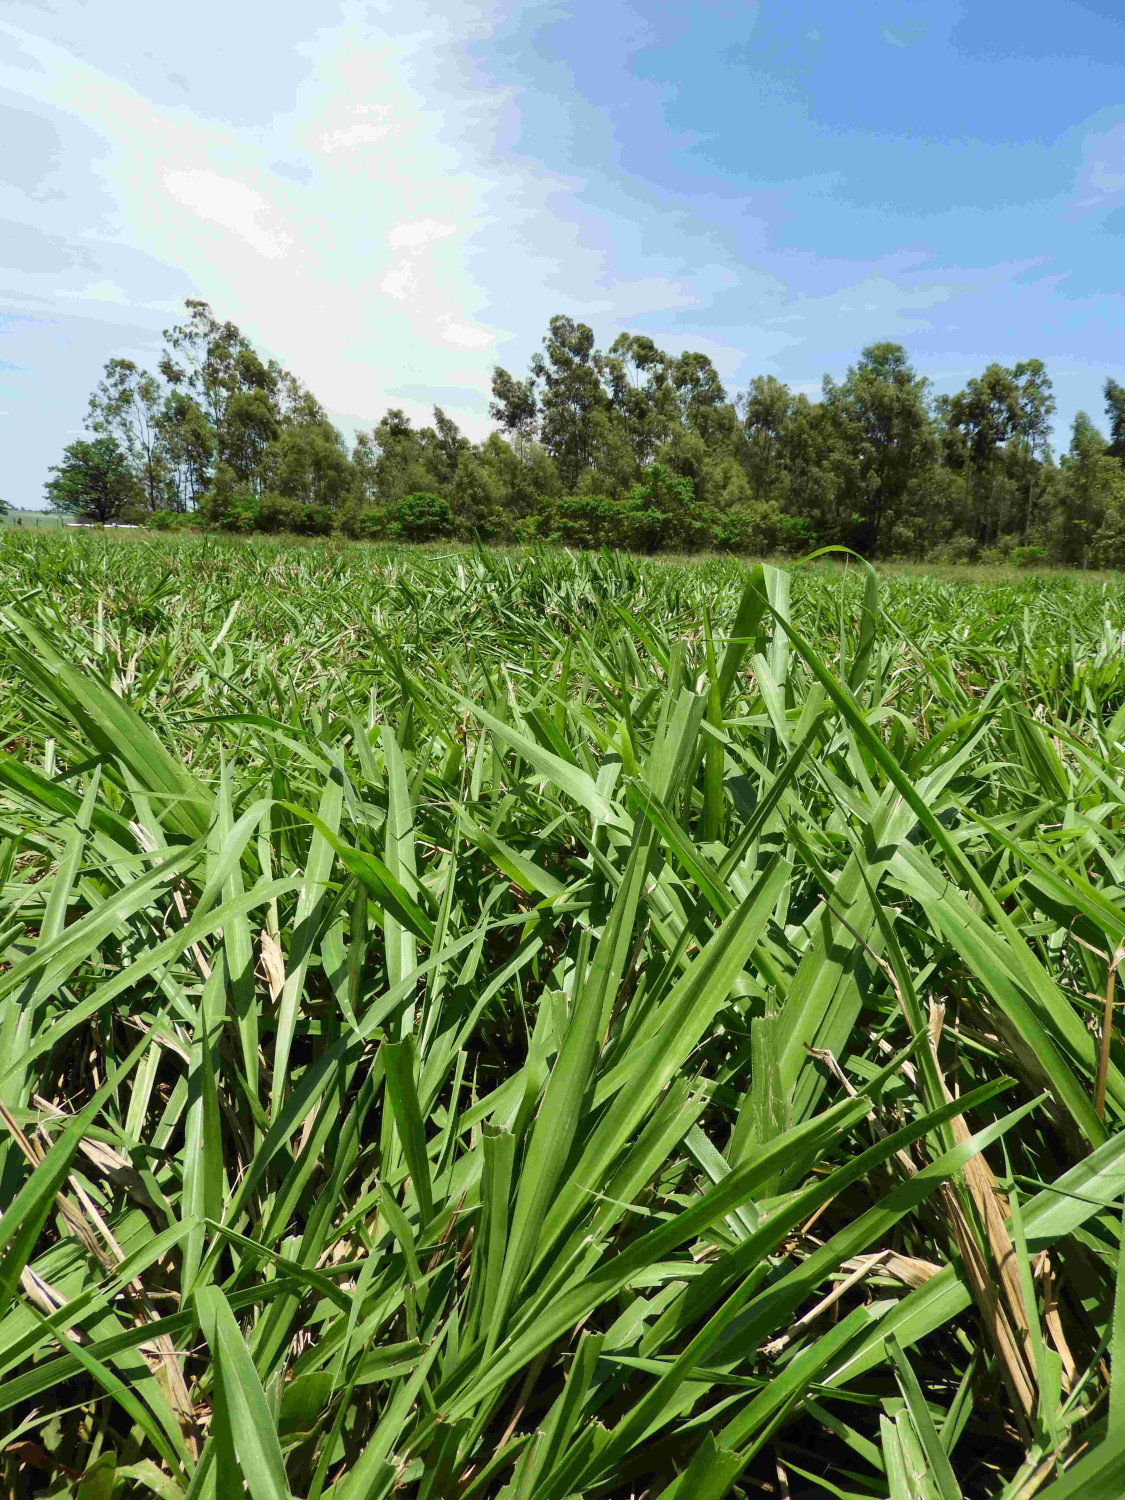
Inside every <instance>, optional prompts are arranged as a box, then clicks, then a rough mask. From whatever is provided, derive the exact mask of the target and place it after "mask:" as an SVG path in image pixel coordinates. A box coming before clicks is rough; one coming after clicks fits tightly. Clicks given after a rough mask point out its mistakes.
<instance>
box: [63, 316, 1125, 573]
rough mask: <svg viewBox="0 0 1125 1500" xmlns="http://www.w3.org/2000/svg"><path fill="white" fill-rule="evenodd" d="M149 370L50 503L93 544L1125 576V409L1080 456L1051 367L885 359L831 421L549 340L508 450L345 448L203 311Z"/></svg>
mask: <svg viewBox="0 0 1125 1500" xmlns="http://www.w3.org/2000/svg"><path fill="white" fill-rule="evenodd" d="M186 309H187V316H186V319H185V321H184V322H183V323H181V324H179V325H177V326H176V327H174V328H171V329H168V330H167V331H166V333H165V335H164V350H163V353H162V356H161V359H160V361H159V365H158V368H157V371H156V373H153V372H151V371H148V370H143V369H140V368H139V367H138V366H137V365H136V364H135V363H134V362H133V361H131V360H126V359H112V360H110V361H109V363H108V364H107V365H106V367H105V372H104V375H103V377H102V379H101V380H100V381H99V382H98V385H97V387H96V389H95V390H94V392H93V394H92V395H91V397H90V404H89V411H88V414H87V424H86V425H87V428H88V430H89V432H90V436H89V437H88V438H81V439H79V440H78V441H76V442H73V443H71V444H70V445H69V446H68V447H67V448H66V450H65V452H64V453H63V456H62V459H61V461H60V462H59V464H57V465H56V466H54V467H53V468H52V469H51V470H50V471H49V474H50V477H49V478H48V481H47V484H46V492H47V496H48V500H49V502H50V504H51V506H52V507H53V508H55V509H56V510H60V511H64V512H67V513H70V514H74V515H77V516H80V517H83V518H86V519H90V520H95V521H101V522H106V521H111V520H114V519H120V520H133V521H146V522H147V523H148V524H151V525H156V526H161V527H174V526H179V525H200V524H202V525H205V526H210V527H216V528H220V529H224V530H228V531H294V532H298V533H304V534H325V533H328V532H333V531H337V532H341V533H343V534H345V535H348V536H352V537H366V538H371V539H380V538H387V539H402V540H412V541H423V540H432V539H434V538H438V537H458V538H462V539H470V538H472V537H473V536H478V537H480V538H481V539H482V540H484V541H503V540H528V539H531V538H541V539H543V540H545V541H549V542H556V543H563V544H566V545H571V546H580V547H584V546H601V545H603V544H605V545H609V546H617V547H629V548H634V549H639V550H645V551H657V550H661V549H663V550H674V551H679V552H686V551H693V550H698V549H721V550H728V551H736V552H745V553H750V554H762V553H766V554H768V553H774V552H787V553H799V552H804V551H808V550H810V549H811V548H813V547H815V546H818V545H820V546H823V545H827V544H830V543H843V544H844V545H846V546H849V547H852V548H854V549H855V550H857V551H860V552H862V553H864V554H865V555H867V556H872V557H904V558H916V559H919V560H921V559H931V560H943V561H969V560H974V559H980V558H983V559H990V558H997V557H1009V556H1010V557H1012V558H1013V559H1014V560H1016V561H1017V562H1020V561H1024V562H1035V561H1043V562H1057V563H1064V564H1071V565H1078V566H1102V567H1118V566H1121V565H1123V564H1125V386H1121V385H1119V384H1118V383H1117V382H1116V381H1114V380H1112V379H1107V380H1106V382H1105V387H1104V396H1105V415H1106V418H1107V423H1108V428H1109V432H1108V436H1106V435H1105V434H1104V433H1103V432H1102V431H1100V430H1099V428H1098V427H1097V426H1096V424H1095V423H1094V421H1093V420H1092V419H1091V418H1090V417H1089V416H1088V415H1087V414H1086V413H1085V412H1080V413H1079V414H1078V416H1077V417H1076V418H1075V420H1074V424H1073V427H1072V431H1071V434H1070V442H1069V447H1068V449H1067V451H1066V452H1065V453H1064V454H1062V455H1061V457H1060V458H1059V459H1058V460H1056V458H1055V456H1054V454H1053V452H1052V449H1051V445H1050V435H1051V418H1052V416H1053V415H1054V412H1055V401H1054V397H1053V394H1052V387H1051V381H1050V378H1049V376H1048V374H1047V372H1046V369H1045V367H1044V365H1043V363H1042V362H1041V361H1040V360H1038V359H1027V360H1024V361H1021V362H1019V363H1017V364H1015V365H1013V366H1010V367H1008V366H1004V365H1001V364H990V365H989V366H988V367H987V368H986V369H985V370H984V371H983V372H982V373H981V374H980V375H979V376H977V377H975V378H973V379H971V380H969V382H968V383H967V385H966V386H965V388H964V390H962V391H958V392H957V393H956V394H955V395H952V396H950V395H937V394H935V393H934V392H933V390H932V387H931V383H930V381H929V380H928V379H927V378H926V377H925V376H922V375H919V374H918V373H917V371H916V370H915V369H914V368H913V366H912V364H911V362H910V359H909V357H908V355H907V353H906V350H905V349H904V348H903V347H902V345H900V344H897V343H893V342H880V343H874V344H871V345H870V346H869V347H868V348H866V349H864V350H863V352H862V353H861V354H860V355H859V357H858V359H857V360H856V363H855V364H854V365H852V366H849V368H848V370H847V373H846V375H845V377H844V378H843V380H840V381H836V380H833V379H832V377H831V376H825V378H824V382H823V386H822V389H821V394H820V398H819V399H817V400H814V399H810V398H809V397H808V396H807V395H805V394H803V393H794V392H793V391H791V390H790V389H789V387H788V386H786V385H785V384H784V383H783V382H781V381H779V380H777V379H775V378H774V377H773V376H772V375H762V376H758V377H756V378H755V379H753V380H751V381H750V383H749V385H748V386H747V387H746V389H745V390H743V391H740V392H737V393H734V394H732V393H730V392H728V390H727V389H726V387H725V386H724V384H723V382H722V380H721V379H720V377H719V374H718V372H717V371H716V369H715V367H714V365H713V364H712V362H711V360H710V359H709V358H708V357H707V356H706V355H705V354H700V353H691V352H689V353H684V354H678V355H675V354H668V353H666V352H665V351H664V350H662V349H660V348H658V347H657V345H656V344H655V343H654V342H653V340H652V339H650V338H646V337H643V336H640V335H635V334H628V333H624V334H621V335H620V336H619V337H618V338H616V339H615V340H614V342H613V343H612V344H611V345H610V347H609V349H608V350H604V351H603V350H601V349H599V348H598V347H597V346H596V343H595V338H594V333H593V331H592V330H591V329H590V328H588V327H587V326H586V325H585V324H583V323H580V322H575V321H574V320H573V319H571V318H567V317H554V318H552V319H551V321H550V325H549V328H548V331H547V334H546V336H545V337H544V339H543V341H542V342H543V347H542V350H541V351H540V352H539V353H537V354H536V355H535V357H534V358H533V359H532V361H531V364H530V367H529V368H528V370H527V372H526V374H524V375H523V376H522V378H521V377H519V376H517V375H512V374H511V373H510V372H509V371H507V370H505V369H502V368H499V367H497V368H496V369H495V370H494V371H493V378H492V402H491V407H490V411H491V416H492V420H493V422H494V424H495V430H494V431H493V432H492V433H490V435H489V436H488V437H487V438H486V439H485V440H484V441H483V442H479V443H472V442H470V441H469V439H468V438H466V437H465V435H464V434H463V433H462V432H461V431H460V429H459V428H458V426H457V424H456V423H455V422H454V421H452V420H451V419H450V418H449V417H448V416H447V415H446V414H445V412H443V411H442V409H441V407H440V406H435V407H434V409H433V421H432V424H431V425H428V426H415V425H414V424H413V423H412V422H411V421H410V419H409V418H408V417H407V416H406V415H405V414H404V413H403V412H402V411H401V410H398V409H391V410H390V411H388V412H386V414H385V415H384V416H383V417H382V419H381V420H380V421H379V422H378V423H377V424H376V425H375V426H374V427H372V428H370V429H369V430H365V431H361V432H359V433H358V435H357V437H356V439H355V442H354V444H353V445H352V446H351V448H350V450H349V446H348V444H347V443H346V442H345V440H344V438H343V437H342V435H341V434H340V433H339V431H338V430H337V429H336V428H335V426H334V425H333V424H332V422H331V421H330V420H329V418H328V415H327V413H326V412H325V410H324V408H323V407H322V406H321V405H320V403H319V402H318V401H317V400H316V398H315V397H314V396H313V395H312V393H311V392H310V391H308V390H307V389H306V388H305V387H304V386H303V385H302V384H301V383H300V381H298V380H297V379H296V378H295V377H294V376H293V375H291V374H290V373H289V372H288V371H287V370H284V369H282V367H281V366H280V365H279V364H278V363H277V362H276V361H274V360H268V361H263V360H262V359H261V358H260V356H259V355H258V354H257V353H256V352H255V350H254V349H253V347H252V346H251V344H250V342H249V340H248V339H247V338H246V337H245V335H244V334H242V333H241V331H240V330H239V329H238V328H237V327H236V326H235V325H234V324H233V323H231V322H224V323H220V322H219V321H218V320H217V319H216V318H215V316H214V314H213V313H212V311H211V308H210V307H209V306H208V305H207V303H205V302H202V301H197V300H189V301H188V302H187V304H186Z"/></svg>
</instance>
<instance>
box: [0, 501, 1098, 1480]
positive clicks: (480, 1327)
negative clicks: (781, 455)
mask: <svg viewBox="0 0 1125 1500" xmlns="http://www.w3.org/2000/svg"><path fill="white" fill-rule="evenodd" d="M0 598H2V599H4V600H6V601H8V602H7V603H6V604H5V605H4V606H3V608H2V610H0V747H2V751H0V1103H2V1108H0V1117H2V1126H0V1134H2V1137H3V1139H2V1141H0V1205H2V1207H3V1209H4V1213H3V1218H2V1221H0V1375H2V1377H3V1378H2V1380H0V1449H2V1458H0V1462H2V1464H3V1466H4V1468H3V1479H4V1484H5V1486H6V1488H5V1489H4V1494H5V1495H7V1494H11V1495H12V1496H19V1497H23V1496H25V1495H26V1496H31V1495H61V1494H77V1495H79V1496H83V1497H91V1500H108V1497H119V1496H129V1497H132V1496H142V1495H145V1496H148V1495H153V1496H160V1497H165V1500H169V1497H177V1500H183V1497H188V1500H198V1497H204V1496H213V1497H217V1500H226V1497H228V1496H235V1495H239V1494H243V1493H248V1494H250V1495H251V1496H253V1497H255V1500H266V1497H270V1500H274V1497H277V1496H286V1495H292V1496H295V1497H302V1500H321V1497H328V1496H331V1497H333V1500H377V1497H384V1496H392V1495H393V1496H404V1497H405V1496H410V1497H417V1500H453V1497H456V1500H468V1497H472V1500H485V1497H504V1500H567V1497H578V1496H581V1497H596V1496H607V1497H615V1500H616V1497H622V1500H625V1497H635V1500H641V1497H642V1496H644V1497H648V1500H656V1497H658V1496H659V1497H663V1500H673V1497H674V1500H719V1497H722V1496H725V1495H745V1496H751V1495H774V1496H783V1495H789V1496H794V1497H796V1496H812V1495H836V1496H846V1497H859V1496H878V1497H885V1500H954V1497H956V1496H958V1495H963V1496H965V1497H975V1496H1004V1497H1007V1500H1016V1497H1020V1500H1025V1497H1028V1496H1031V1495H1033V1494H1039V1495H1043V1496H1049V1497H1050V1500H1062V1497H1064V1496H1071V1495H1079V1494H1082V1495H1083V1496H1084V1497H1087V1500H1092V1497H1094V1496H1102V1497H1107V1500H1108V1497H1111V1496H1117V1495H1120V1494H1122V1493H1125V1388H1119V1386H1118V1385H1114V1384H1113V1383H1111V1380H1110V1374H1111V1372H1112V1371H1113V1370H1114V1369H1117V1368H1118V1367H1119V1366H1125V1348H1123V1346H1125V1292H1122V1293H1121V1294H1120V1295H1119V1293H1118V1282H1119V1279H1120V1272H1121V1264H1122V1263H1121V1257H1120V1255H1119V1247H1120V1245H1121V1242H1122V1212H1121V1208H1122V1197H1123V1194H1125V1133H1123V1130H1122V1125H1123V1121H1125V1048H1123V1046H1122V1042H1121V1037H1120V1033H1119V1029H1118V1027H1117V1023H1116V1020H1115V1016H1116V1009H1115V1006H1116V1004H1117V992H1116V990H1115V982H1116V971H1117V965H1118V962H1119V960H1120V958H1121V956H1122V954H1123V952H1125V908H1123V900H1122V898H1123V887H1125V832H1123V823H1125V793H1123V789H1122V774H1121V773H1122V765H1123V762H1125V650H1123V643H1125V580H1122V579H1119V578H1111V579H1105V578H1098V579H1094V578H1082V577H1076V576H1061V575H1060V576H1055V577H1045V578H1039V577H1009V576H1005V575H1001V574H994V575H989V576H987V577H983V578H973V577H971V576H970V577H968V578H965V577H960V576H959V577H957V578H941V577H935V576H931V575H927V574H926V573H924V572H919V571H911V570H905V571H899V572H896V573H895V574H894V575H893V576H888V577H883V578H877V577H876V575H875V574H873V573H871V572H870V571H869V570H866V569H865V568H864V567H863V566H862V565H859V564H856V563H854V562H853V563H851V564H850V565H849V567H848V568H847V570H846V571H845V570H844V569H843V568H840V567H828V566H823V565H818V566H812V567H805V568H800V569H794V570H792V571H791V572H787V571H782V570H780V569H775V568H769V567H762V566H758V567H755V568H747V567H740V566H738V565H737V564H735V563H733V562H721V561H714V562H704V563H698V564H693V565H673V564H668V563H661V564H639V563H637V562H635V561H630V560H628V559H626V558H620V557H609V556H585V557H571V556H569V555H567V554H563V553H539V554H526V553H519V552H515V551H509V552H504V553H499V554H493V555H488V554H482V553H475V552H472V551H460V552H450V553H449V554H447V555H442V554H441V553H439V552H437V551H419V552H415V553H411V552H408V551H399V552H392V551H388V550H387V549H381V548H376V547H362V546H351V547H347V546H337V545H323V544H315V545H300V546H297V545H291V544H286V543H284V542H280V541H268V542H267V541H259V542H254V543H251V544H232V543H229V542H226V541H223V540H222V539H216V538H212V537H191V538H179V539H176V540H174V541H168V540H161V539H151V538H148V537H144V536H133V537H130V538H129V539H128V540H127V542H126V543H125V544H122V542H121V541H120V540H119V539H106V538H103V537H99V536H95V535H84V534H83V535H74V534H67V535H58V534H54V535H42V534H41V535H39V536H35V535H28V534H27V533H26V530H25V531H24V532H23V533H22V534H20V533H16V534H12V533H11V532H5V534H4V535H3V537H2V538H0Z"/></svg>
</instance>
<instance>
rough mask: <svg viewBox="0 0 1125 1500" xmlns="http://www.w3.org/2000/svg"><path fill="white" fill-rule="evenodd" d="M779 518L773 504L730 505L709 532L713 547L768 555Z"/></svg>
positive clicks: (776, 537)
mask: <svg viewBox="0 0 1125 1500" xmlns="http://www.w3.org/2000/svg"><path fill="white" fill-rule="evenodd" d="M782 519H785V520H789V519H790V517H780V516H778V513H777V508H776V507H775V506H773V505H769V504H761V505H755V504H754V503H753V502H750V503H749V504H745V505H732V506H731V508H730V509H729V510H726V511H723V513H722V514H721V515H720V516H719V517H718V518H717V519H716V522H715V524H714V526H713V527H712V529H711V536H712V539H713V540H714V543H715V545H716V546H717V547H723V548H726V549H727V550H729V551H731V552H744V553H749V554H752V555H755V556H768V555H769V554H770V553H771V552H774V551H775V550H776V549H777V546H778V533H779V525H780V522H781V520H782Z"/></svg>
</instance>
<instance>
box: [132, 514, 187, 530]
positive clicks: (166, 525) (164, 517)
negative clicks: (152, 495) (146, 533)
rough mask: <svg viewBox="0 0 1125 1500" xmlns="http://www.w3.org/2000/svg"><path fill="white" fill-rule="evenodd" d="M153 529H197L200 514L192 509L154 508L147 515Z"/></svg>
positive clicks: (147, 522) (147, 523)
mask: <svg viewBox="0 0 1125 1500" xmlns="http://www.w3.org/2000/svg"><path fill="white" fill-rule="evenodd" d="M145 525H146V526H148V527H150V528H151V529H152V530H153V531H196V530H198V528H199V516H198V515H197V514H196V513H195V511H191V510H154V511H151V512H150V513H149V514H148V515H147V516H146V517H145Z"/></svg>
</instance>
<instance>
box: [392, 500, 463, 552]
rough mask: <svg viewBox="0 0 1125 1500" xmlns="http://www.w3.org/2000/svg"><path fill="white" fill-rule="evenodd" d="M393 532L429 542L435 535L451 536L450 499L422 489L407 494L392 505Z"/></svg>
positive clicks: (405, 538) (393, 533)
mask: <svg viewBox="0 0 1125 1500" xmlns="http://www.w3.org/2000/svg"><path fill="white" fill-rule="evenodd" d="M390 515H391V524H390V527H389V530H390V534H391V536H393V537H402V538H403V539H404V540H405V541H408V542H429V541H432V540H433V539H434V538H435V537H439V536H451V535H452V533H453V512H452V511H451V510H450V508H449V501H448V500H444V499H443V498H442V497H441V496H440V495H433V494H430V493H429V492H428V491H425V490H423V491H420V492H418V493H416V494H412V495H403V497H402V499H401V500H396V501H395V503H394V505H392V506H391V512H390Z"/></svg>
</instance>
